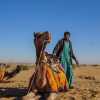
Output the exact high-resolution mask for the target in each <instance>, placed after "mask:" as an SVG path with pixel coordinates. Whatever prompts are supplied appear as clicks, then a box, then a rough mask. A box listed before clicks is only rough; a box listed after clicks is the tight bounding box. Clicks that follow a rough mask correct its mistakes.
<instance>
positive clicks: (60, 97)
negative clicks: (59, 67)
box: [0, 66, 100, 100]
mask: <svg viewBox="0 0 100 100" xmlns="http://www.w3.org/2000/svg"><path fill="white" fill-rule="evenodd" d="M33 70H34V69H30V70H25V71H21V72H20V73H19V74H17V75H16V76H14V77H13V78H11V79H9V80H4V81H3V82H1V83H0V100H20V99H21V97H22V96H24V95H25V94H26V90H27V86H28V82H29V78H30V76H31V75H32V73H33ZM74 75H75V81H74V89H70V90H68V92H65V93H57V94H51V95H52V96H51V97H54V98H53V100H100V66H81V67H77V68H75V69H74ZM38 97H39V96H38ZM27 100H29V99H27ZM32 100H36V99H32ZM37 100H38V99H37ZM48 100H52V99H51V98H50V96H49V97H48Z"/></svg>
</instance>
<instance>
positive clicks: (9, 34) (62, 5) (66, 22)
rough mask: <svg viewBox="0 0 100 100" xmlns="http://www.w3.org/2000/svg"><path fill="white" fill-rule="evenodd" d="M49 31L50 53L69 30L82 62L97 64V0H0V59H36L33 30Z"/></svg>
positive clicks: (99, 17) (99, 41)
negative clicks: (50, 40)
mask: <svg viewBox="0 0 100 100" xmlns="http://www.w3.org/2000/svg"><path fill="white" fill-rule="evenodd" d="M37 31H49V32H51V35H52V42H51V43H50V44H48V45H47V48H46V50H47V51H48V52H49V53H51V52H52V50H53V48H54V46H55V44H56V43H57V41H58V40H59V39H60V38H62V37H63V33H64V31H69V32H70V33H71V41H72V44H73V49H74V53H75V55H76V57H77V59H78V60H79V62H80V63H82V64H97V63H98V64H100V0H0V61H1V62H2V61H3V62H35V47H34V43H33V32H37Z"/></svg>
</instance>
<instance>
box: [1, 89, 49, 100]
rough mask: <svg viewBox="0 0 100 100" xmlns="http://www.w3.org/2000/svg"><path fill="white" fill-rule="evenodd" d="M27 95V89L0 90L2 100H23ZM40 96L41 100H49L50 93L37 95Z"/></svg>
mask: <svg viewBox="0 0 100 100" xmlns="http://www.w3.org/2000/svg"><path fill="white" fill-rule="evenodd" d="M25 95H27V88H0V98H3V97H8V98H9V97H15V99H14V100H23V99H22V97H23V96H25ZM36 96H40V98H39V100H47V98H48V97H49V96H50V93H37V94H36Z"/></svg>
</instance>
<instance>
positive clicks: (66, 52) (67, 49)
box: [53, 32, 79, 88]
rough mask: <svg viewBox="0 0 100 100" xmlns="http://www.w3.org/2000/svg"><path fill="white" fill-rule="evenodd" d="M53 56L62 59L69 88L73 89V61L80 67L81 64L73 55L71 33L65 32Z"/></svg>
mask: <svg viewBox="0 0 100 100" xmlns="http://www.w3.org/2000/svg"><path fill="white" fill-rule="evenodd" d="M53 55H56V56H57V57H58V58H60V61H61V64H62V66H63V68H64V71H65V74H66V77H67V79H68V84H69V88H73V71H72V59H73V60H74V61H75V62H76V64H77V65H79V63H78V60H77V59H76V57H75V55H74V53H73V49H72V43H71V41H70V32H64V37H63V38H62V39H61V40H59V41H58V43H57V44H56V46H55V48H54V50H53Z"/></svg>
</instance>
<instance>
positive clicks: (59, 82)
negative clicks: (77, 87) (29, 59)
mask: <svg viewBox="0 0 100 100" xmlns="http://www.w3.org/2000/svg"><path fill="white" fill-rule="evenodd" d="M50 42H51V33H50V32H48V31H47V32H38V33H34V44H35V48H36V57H37V58H36V69H35V73H33V75H32V77H31V78H30V82H29V87H28V93H30V92H33V93H35V92H37V91H38V92H41V93H47V92H50V93H51V92H55V93H56V92H59V91H66V90H67V85H68V83H67V78H66V75H65V73H64V70H63V68H62V66H61V64H60V63H59V60H58V58H57V57H54V56H53V55H52V54H48V53H47V52H45V48H46V45H47V44H48V43H50Z"/></svg>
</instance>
